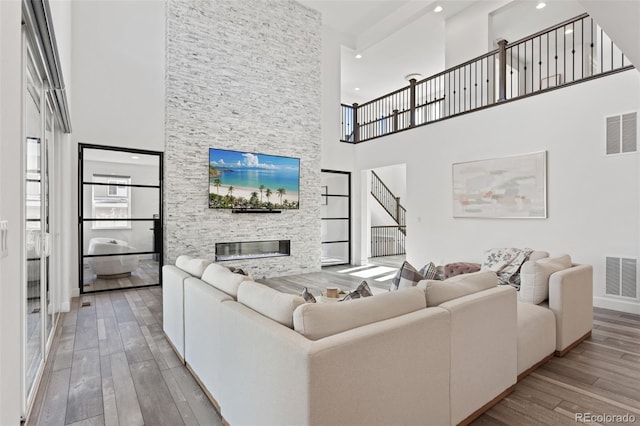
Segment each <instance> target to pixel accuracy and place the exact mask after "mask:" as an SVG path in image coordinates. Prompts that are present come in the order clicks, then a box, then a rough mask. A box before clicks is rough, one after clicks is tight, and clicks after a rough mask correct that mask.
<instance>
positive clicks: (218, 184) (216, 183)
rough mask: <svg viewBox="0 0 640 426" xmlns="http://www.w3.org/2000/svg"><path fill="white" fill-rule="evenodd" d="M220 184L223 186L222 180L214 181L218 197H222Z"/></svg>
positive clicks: (216, 179)
mask: <svg viewBox="0 0 640 426" xmlns="http://www.w3.org/2000/svg"><path fill="white" fill-rule="evenodd" d="M220 184H221V182H220V179H218V178H215V179H214V180H213V186H215V187H216V193H217V194H218V195H220Z"/></svg>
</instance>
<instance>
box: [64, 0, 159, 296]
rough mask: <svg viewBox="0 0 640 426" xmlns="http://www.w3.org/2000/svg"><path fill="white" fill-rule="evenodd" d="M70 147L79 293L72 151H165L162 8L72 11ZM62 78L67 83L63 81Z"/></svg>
mask: <svg viewBox="0 0 640 426" xmlns="http://www.w3.org/2000/svg"><path fill="white" fill-rule="evenodd" d="M71 21H72V27H71V33H72V35H73V38H72V45H71V50H72V52H73V56H72V64H71V75H72V78H71V79H68V80H67V83H68V86H70V87H69V91H70V94H71V120H72V123H71V124H72V127H73V133H72V135H71V141H72V143H71V144H70V146H68V148H67V149H66V151H67V152H66V157H65V158H63V159H62V161H61V162H62V164H63V167H65V170H67V171H68V172H67V174H66V175H65V176H63V177H62V180H63V188H64V189H65V190H66V192H65V193H64V194H63V203H64V205H65V206H67V208H66V213H67V215H66V216H65V217H69V218H70V220H69V221H68V223H67V224H66V225H67V228H66V230H68V233H69V234H70V238H69V239H68V241H67V244H65V247H64V250H65V258H66V259H69V260H68V262H69V264H70V265H67V266H68V267H69V269H68V271H67V277H66V278H67V282H68V283H69V290H70V292H71V295H72V296H73V295H77V294H78V271H77V267H76V265H77V259H78V247H77V238H76V235H77V221H76V219H75V216H76V215H75V212H76V211H77V199H78V196H77V189H76V188H77V162H78V154H77V144H78V143H79V142H82V143H91V144H97V145H109V146H120V147H129V148H136V149H146V150H152V151H164V117H165V114H164V112H165V99H164V94H165V2H163V1H160V0H152V1H144V0H126V1H125V0H114V1H109V0H95V1H74V2H72V4H71ZM65 78H66V77H65Z"/></svg>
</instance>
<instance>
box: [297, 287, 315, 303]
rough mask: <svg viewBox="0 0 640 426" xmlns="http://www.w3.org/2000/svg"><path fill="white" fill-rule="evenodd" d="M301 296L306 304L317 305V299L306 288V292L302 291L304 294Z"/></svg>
mask: <svg viewBox="0 0 640 426" xmlns="http://www.w3.org/2000/svg"><path fill="white" fill-rule="evenodd" d="M300 296H302V298H303V299H304V301H305V302H306V303H316V298H315V297H314V296H313V294H311V292H309V290H308V289H307V288H306V287H305V288H304V290H302V294H301V295H300Z"/></svg>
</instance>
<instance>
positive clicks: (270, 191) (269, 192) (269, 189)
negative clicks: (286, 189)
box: [265, 188, 273, 203]
mask: <svg viewBox="0 0 640 426" xmlns="http://www.w3.org/2000/svg"><path fill="white" fill-rule="evenodd" d="M265 195H266V196H267V203H270V202H271V201H269V198H270V197H271V196H272V195H273V191H272V190H271V188H267V190H266V191H265Z"/></svg>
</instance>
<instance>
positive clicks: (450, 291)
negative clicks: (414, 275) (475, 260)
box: [418, 271, 498, 307]
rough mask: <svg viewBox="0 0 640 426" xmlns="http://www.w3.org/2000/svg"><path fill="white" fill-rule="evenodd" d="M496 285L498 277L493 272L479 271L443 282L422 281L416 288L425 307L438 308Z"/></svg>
mask: <svg viewBox="0 0 640 426" xmlns="http://www.w3.org/2000/svg"><path fill="white" fill-rule="evenodd" d="M497 285H498V277H497V276H496V273H495V272H493V271H479V272H472V273H470V274H462V275H456V276H455V277H452V278H449V279H447V280H444V281H436V280H423V281H420V282H419V283H418V287H419V288H420V289H422V290H423V291H424V293H425V296H426V299H427V307H430V306H438V305H440V304H441V303H444V302H447V301H449V300H452V299H457V298H458V297H462V296H466V295H468V294H473V293H477V292H479V291H482V290H486V289H488V288H492V287H495V286H497Z"/></svg>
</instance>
